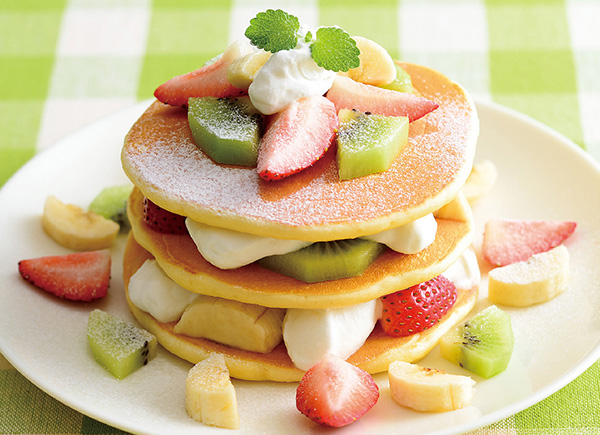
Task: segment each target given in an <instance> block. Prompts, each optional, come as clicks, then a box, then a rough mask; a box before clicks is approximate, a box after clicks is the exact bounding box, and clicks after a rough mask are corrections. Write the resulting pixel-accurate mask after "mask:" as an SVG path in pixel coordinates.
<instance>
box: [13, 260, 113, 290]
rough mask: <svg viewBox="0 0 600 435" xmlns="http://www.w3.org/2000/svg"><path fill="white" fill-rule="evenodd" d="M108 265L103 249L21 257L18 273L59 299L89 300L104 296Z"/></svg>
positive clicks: (108, 275) (109, 261) (108, 272)
mask: <svg viewBox="0 0 600 435" xmlns="http://www.w3.org/2000/svg"><path fill="white" fill-rule="evenodd" d="M110 265H111V259H110V251H109V250H108V249H103V250H100V251H89V252H77V253H75V254H67V255H54V256H48V257H39V258H32V259H29V260H21V261H20V262H19V273H20V274H21V276H22V277H23V278H24V279H25V280H26V281H29V282H30V283H31V284H33V285H35V286H36V287H39V288H41V289H42V290H45V291H47V292H48V293H51V294H53V295H55V296H58V297H59V298H65V299H69V300H73V301H84V302H89V301H93V300H96V299H100V298H103V297H104V296H106V293H107V291H108V284H109V281H110Z"/></svg>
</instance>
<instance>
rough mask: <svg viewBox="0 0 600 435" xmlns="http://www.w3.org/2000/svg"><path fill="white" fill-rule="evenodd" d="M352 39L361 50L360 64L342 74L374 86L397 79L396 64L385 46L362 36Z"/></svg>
mask: <svg viewBox="0 0 600 435" xmlns="http://www.w3.org/2000/svg"><path fill="white" fill-rule="evenodd" d="M352 39H354V40H355V41H356V46H357V47H358V49H359V50H360V55H359V59H360V65H359V66H357V67H356V68H352V69H350V70H348V72H342V73H339V74H340V75H343V76H346V77H350V78H351V79H352V80H354V81H357V82H360V83H364V84H367V85H373V86H382V85H387V84H389V83H391V82H392V81H394V80H395V79H396V65H395V64H394V60H393V59H392V56H390V54H389V53H388V52H387V50H386V49H385V48H383V47H382V46H381V45H379V44H377V43H376V42H375V41H372V40H370V39H367V38H363V37H362V36H353V37H352Z"/></svg>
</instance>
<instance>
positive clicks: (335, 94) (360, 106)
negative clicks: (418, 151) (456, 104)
mask: <svg viewBox="0 0 600 435" xmlns="http://www.w3.org/2000/svg"><path fill="white" fill-rule="evenodd" d="M326 96H327V98H328V99H330V100H331V101H332V102H333V103H334V104H335V109H336V111H338V112H339V111H340V110H341V109H356V110H360V111H361V112H371V113H375V114H377V115H386V116H407V117H408V119H409V120H410V122H413V121H416V120H417V119H419V118H421V117H422V116H425V115H427V114H428V113H429V112H432V111H433V110H435V109H437V108H438V107H439V104H438V103H435V102H433V101H430V100H428V99H426V98H423V97H419V96H417V95H415V94H409V93H406V92H397V91H392V90H389V89H383V88H379V87H376V86H372V85H365V84H363V83H359V82H355V81H354V80H352V79H350V78H348V77H342V76H340V75H338V76H337V77H336V78H335V80H334V82H333V86H331V89H329V91H328V92H327V95H326Z"/></svg>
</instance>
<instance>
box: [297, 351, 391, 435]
mask: <svg viewBox="0 0 600 435" xmlns="http://www.w3.org/2000/svg"><path fill="white" fill-rule="evenodd" d="M377 399H379V387H378V386H377V384H376V383H375V381H374V380H373V378H372V377H371V375H370V374H368V373H367V372H366V371H364V370H362V369H359V368H358V367H356V366H354V365H352V364H350V363H348V362H346V361H344V360H343V359H341V358H338V357H335V356H331V355H328V356H326V357H325V358H323V360H322V361H321V362H319V363H318V364H316V365H314V366H313V367H311V368H310V369H308V371H307V372H306V373H305V374H304V376H303V377H302V380H301V381H300V384H299V385H298V389H297V390H296V407H297V408H298V410H299V411H300V412H301V413H302V414H304V415H306V416H307V417H308V418H310V419H311V420H312V421H314V422H317V423H320V424H325V425H328V426H333V427H341V426H345V425H347V424H349V423H352V422H353V421H355V420H357V419H359V418H360V417H362V416H363V414H365V413H366V412H367V411H368V410H369V409H371V408H372V407H373V406H375V404H376V403H377Z"/></svg>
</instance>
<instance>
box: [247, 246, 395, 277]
mask: <svg viewBox="0 0 600 435" xmlns="http://www.w3.org/2000/svg"><path fill="white" fill-rule="evenodd" d="M383 249H384V245H382V244H380V243H377V242H373V241H371V240H365V239H346V240H335V241H331V242H317V243H313V244H312V245H308V246H306V247H304V248H302V249H299V250H297V251H294V252H290V253H288V254H282V255H271V256H269V257H265V258H261V259H260V260H258V264H260V265H261V266H263V267H264V268H266V269H269V270H272V271H274V272H277V273H280V274H282V275H286V276H291V277H293V278H296V279H299V280H300V281H304V282H308V283H312V282H321V281H328V280H332V279H341V278H348V277H351V276H358V275H360V274H361V273H363V272H364V271H365V269H366V268H367V267H369V265H370V264H371V263H373V262H374V261H375V260H376V259H377V257H378V256H379V254H381V252H382V251H383Z"/></svg>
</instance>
